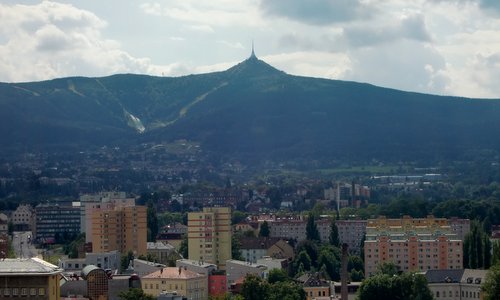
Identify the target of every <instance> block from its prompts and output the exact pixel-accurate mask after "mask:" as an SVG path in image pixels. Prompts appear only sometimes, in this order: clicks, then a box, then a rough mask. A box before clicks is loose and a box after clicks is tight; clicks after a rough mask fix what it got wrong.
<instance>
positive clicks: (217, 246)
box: [188, 207, 231, 269]
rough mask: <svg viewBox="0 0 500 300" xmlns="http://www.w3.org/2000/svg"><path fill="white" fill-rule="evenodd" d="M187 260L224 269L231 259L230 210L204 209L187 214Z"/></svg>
mask: <svg viewBox="0 0 500 300" xmlns="http://www.w3.org/2000/svg"><path fill="white" fill-rule="evenodd" d="M188 248H189V253H188V256H189V259H190V260H195V261H202V262H207V263H213V264H216V265H217V266H218V267H219V269H224V268H225V264H226V260H228V259H231V208H229V207H205V208H203V211H202V212H193V213H189V214H188Z"/></svg>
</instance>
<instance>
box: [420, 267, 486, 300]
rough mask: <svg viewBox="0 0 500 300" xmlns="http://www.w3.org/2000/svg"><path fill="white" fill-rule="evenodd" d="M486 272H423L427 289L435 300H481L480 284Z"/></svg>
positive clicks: (456, 270) (466, 270)
mask: <svg viewBox="0 0 500 300" xmlns="http://www.w3.org/2000/svg"><path fill="white" fill-rule="evenodd" d="M486 273H487V271H486V270H472V269H449V270H428V271H427V272H425V277H426V278H427V283H428V285H429V289H430V290H431V292H432V294H433V295H434V298H436V299H455V300H473V299H483V297H484V294H483V292H482V291H481V284H482V283H484V280H485V278H486Z"/></svg>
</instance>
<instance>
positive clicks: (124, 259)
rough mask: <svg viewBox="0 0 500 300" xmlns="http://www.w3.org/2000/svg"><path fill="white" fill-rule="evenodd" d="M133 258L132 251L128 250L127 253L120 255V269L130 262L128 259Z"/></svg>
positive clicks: (124, 268)
mask: <svg viewBox="0 0 500 300" xmlns="http://www.w3.org/2000/svg"><path fill="white" fill-rule="evenodd" d="M133 259H134V252H132V251H129V252H128V253H127V254H123V255H122V257H121V264H120V267H121V271H122V272H123V271H124V270H126V269H127V268H128V265H129V264H130V261H131V260H133Z"/></svg>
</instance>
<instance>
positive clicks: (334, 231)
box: [329, 220, 340, 247]
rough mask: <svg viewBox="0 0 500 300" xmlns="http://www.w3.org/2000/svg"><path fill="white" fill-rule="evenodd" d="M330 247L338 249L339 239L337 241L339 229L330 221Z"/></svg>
mask: <svg viewBox="0 0 500 300" xmlns="http://www.w3.org/2000/svg"><path fill="white" fill-rule="evenodd" d="M329 241H330V245H332V246H335V247H340V239H339V228H338V227H337V224H335V221H334V220H332V225H331V227H330V236H329Z"/></svg>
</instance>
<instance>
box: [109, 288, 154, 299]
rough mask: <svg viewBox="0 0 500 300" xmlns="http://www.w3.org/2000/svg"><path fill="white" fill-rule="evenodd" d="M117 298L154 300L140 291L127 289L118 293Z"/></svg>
mask: <svg viewBox="0 0 500 300" xmlns="http://www.w3.org/2000/svg"><path fill="white" fill-rule="evenodd" d="M118 297H119V298H120V299H122V300H155V299H156V297H153V296H151V295H148V294H145V293H144V291H143V290H142V289H129V290H127V291H123V292H120V294H119V295H118Z"/></svg>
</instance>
